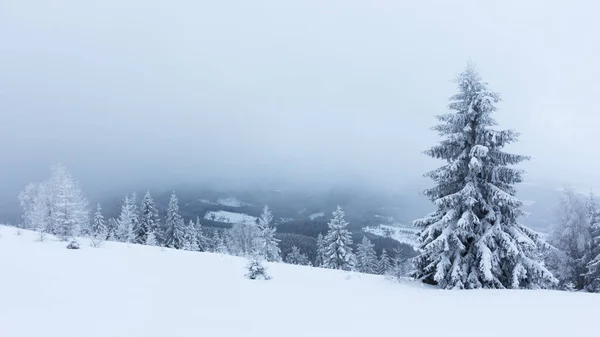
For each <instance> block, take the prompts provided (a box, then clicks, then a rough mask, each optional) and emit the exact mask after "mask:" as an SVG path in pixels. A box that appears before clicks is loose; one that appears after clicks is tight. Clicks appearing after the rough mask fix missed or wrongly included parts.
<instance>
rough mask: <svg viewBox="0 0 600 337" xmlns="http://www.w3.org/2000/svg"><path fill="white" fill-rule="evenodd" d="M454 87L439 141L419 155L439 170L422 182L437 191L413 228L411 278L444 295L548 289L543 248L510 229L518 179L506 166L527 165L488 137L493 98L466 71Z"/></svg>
mask: <svg viewBox="0 0 600 337" xmlns="http://www.w3.org/2000/svg"><path fill="white" fill-rule="evenodd" d="M457 82H458V88H459V93H458V94H456V95H454V96H453V97H452V98H451V102H450V105H449V109H450V110H451V111H450V112H448V113H446V114H443V115H440V116H437V118H438V120H439V121H440V122H441V124H439V125H437V126H435V127H434V130H435V131H437V132H438V133H439V134H440V136H442V137H443V138H444V139H443V140H442V141H441V142H440V144H439V145H437V146H434V147H433V148H431V149H429V150H428V151H426V154H428V155H429V156H430V157H433V158H437V159H442V160H444V161H445V165H444V166H442V167H440V168H438V169H436V170H433V171H431V172H429V173H427V174H426V176H428V177H430V178H431V179H433V180H434V182H435V183H436V184H437V186H435V187H433V188H431V189H428V190H426V191H424V193H425V195H426V196H427V197H428V198H429V199H430V200H431V201H432V202H433V203H434V204H435V206H436V208H437V209H436V211H435V212H433V213H431V214H429V215H428V216H427V217H425V218H423V219H419V220H416V221H414V222H413V225H414V226H416V227H418V228H419V229H420V232H419V237H418V243H419V250H420V252H421V253H420V255H419V256H417V257H416V258H415V259H414V262H415V271H414V273H413V276H414V277H416V278H418V279H421V280H423V281H424V282H427V283H433V284H438V285H439V286H440V287H441V288H444V289H450V288H454V289H464V288H467V289H474V288H539V287H548V286H550V285H552V284H554V283H555V282H556V279H555V278H554V277H553V276H552V274H551V273H550V272H549V271H548V270H547V269H546V267H544V264H543V262H542V261H541V258H540V256H539V249H540V248H541V247H542V246H543V245H544V244H545V243H544V242H543V240H542V239H541V238H540V237H539V236H538V235H537V234H535V233H534V232H533V231H531V230H529V229H528V228H526V227H524V226H522V225H521V224H519V223H518V222H517V218H518V217H519V216H520V215H522V214H523V211H522V210H521V206H522V203H521V201H520V200H519V199H517V198H516V197H515V194H516V190H515V187H514V184H516V183H519V182H521V180H522V171H521V170H518V169H516V168H513V167H512V166H513V165H515V164H518V163H520V162H522V161H524V160H527V159H528V157H526V156H521V155H514V154H509V153H506V152H503V151H502V149H503V148H504V146H506V145H507V144H510V143H513V142H515V141H517V138H518V134H517V133H516V132H514V131H512V130H502V131H497V130H494V129H493V127H494V126H495V125H496V121H495V120H494V118H493V117H492V114H493V113H494V112H495V111H496V107H495V106H494V104H496V103H497V102H498V101H499V100H500V97H499V95H498V94H496V93H494V92H492V91H490V90H488V88H487V83H485V82H483V81H482V80H481V78H480V76H479V74H478V73H477V72H476V71H475V69H474V68H473V67H472V66H469V67H467V69H466V70H465V71H464V72H463V73H462V74H461V75H460V76H459V77H458V80H457Z"/></svg>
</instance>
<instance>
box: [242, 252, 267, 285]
mask: <svg viewBox="0 0 600 337" xmlns="http://www.w3.org/2000/svg"><path fill="white" fill-rule="evenodd" d="M261 260H262V257H260V256H259V255H254V256H252V257H251V258H250V259H249V260H248V267H247V268H248V272H247V273H246V277H247V278H249V279H251V280H258V279H263V280H270V279H271V277H270V276H269V275H268V274H267V269H266V268H265V267H264V266H263V264H262V261H261Z"/></svg>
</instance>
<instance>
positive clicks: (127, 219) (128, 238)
mask: <svg viewBox="0 0 600 337" xmlns="http://www.w3.org/2000/svg"><path fill="white" fill-rule="evenodd" d="M131 204H132V203H131V199H129V196H126V197H125V200H123V205H122V206H121V214H120V215H119V219H118V223H119V225H118V226H119V227H118V228H117V231H116V233H115V234H116V238H117V240H119V241H121V242H127V243H130V242H133V239H134V235H133V227H132V226H133V224H134V223H135V220H134V218H135V214H134V213H133V208H132V207H131Z"/></svg>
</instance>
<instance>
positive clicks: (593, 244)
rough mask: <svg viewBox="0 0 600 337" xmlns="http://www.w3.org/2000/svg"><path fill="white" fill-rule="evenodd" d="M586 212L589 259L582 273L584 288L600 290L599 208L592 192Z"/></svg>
mask: <svg viewBox="0 0 600 337" xmlns="http://www.w3.org/2000/svg"><path fill="white" fill-rule="evenodd" d="M587 214H588V219H589V224H590V236H591V237H592V239H591V241H590V249H589V254H588V255H589V259H588V260H589V261H588V262H587V266H586V273H585V275H584V280H585V289H586V290H587V291H590V292H596V293H598V292H600V208H599V207H598V204H597V202H596V198H595V196H594V195H593V194H590V197H589V199H588V202H587Z"/></svg>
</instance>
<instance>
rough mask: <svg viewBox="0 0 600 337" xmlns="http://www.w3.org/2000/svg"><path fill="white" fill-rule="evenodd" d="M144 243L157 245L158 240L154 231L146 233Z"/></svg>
mask: <svg viewBox="0 0 600 337" xmlns="http://www.w3.org/2000/svg"><path fill="white" fill-rule="evenodd" d="M145 244H146V245H148V246H158V240H156V234H154V232H149V233H148V236H146V242H145Z"/></svg>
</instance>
